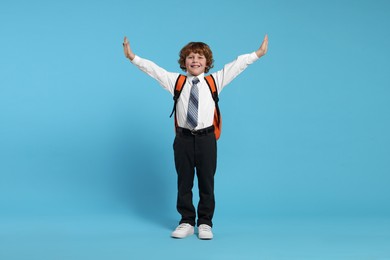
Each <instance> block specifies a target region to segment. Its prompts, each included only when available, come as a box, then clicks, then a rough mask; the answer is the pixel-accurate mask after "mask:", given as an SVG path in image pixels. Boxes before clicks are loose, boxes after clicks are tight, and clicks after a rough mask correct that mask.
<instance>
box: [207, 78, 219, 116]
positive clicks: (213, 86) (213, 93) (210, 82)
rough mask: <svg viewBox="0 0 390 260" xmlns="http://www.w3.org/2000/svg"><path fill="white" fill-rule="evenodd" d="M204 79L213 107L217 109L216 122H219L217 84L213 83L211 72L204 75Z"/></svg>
mask: <svg viewBox="0 0 390 260" xmlns="http://www.w3.org/2000/svg"><path fill="white" fill-rule="evenodd" d="M204 79H205V80H206V82H207V85H208V86H209V89H210V92H211V96H212V97H213V99H214V102H215V109H216V110H217V114H218V123H219V121H220V119H221V113H220V112H219V106H218V102H219V97H218V90H217V84H215V79H214V77H213V75H211V74H210V75H207V76H206V77H204Z"/></svg>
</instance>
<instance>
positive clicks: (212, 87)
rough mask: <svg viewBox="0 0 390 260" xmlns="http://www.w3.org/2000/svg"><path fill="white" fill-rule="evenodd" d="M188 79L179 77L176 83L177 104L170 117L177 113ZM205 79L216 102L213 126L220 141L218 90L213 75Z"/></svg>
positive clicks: (220, 121) (220, 120)
mask: <svg viewBox="0 0 390 260" xmlns="http://www.w3.org/2000/svg"><path fill="white" fill-rule="evenodd" d="M186 79H187V76H184V75H179V77H177V80H176V83H175V92H174V95H173V100H174V102H175V103H174V104H173V109H172V113H171V115H170V116H169V117H172V115H173V113H176V104H177V100H178V99H179V96H180V94H181V91H182V89H183V86H184V84H185V83H186ZM204 79H205V80H206V82H207V85H208V86H209V89H210V92H211V96H212V97H213V100H214V102H215V110H214V122H213V125H214V134H215V138H216V139H217V140H218V139H219V137H220V136H221V131H222V117H221V113H220V111H219V107H218V101H219V98H218V90H217V86H216V84H215V80H214V77H213V76H212V75H207V76H206V77H204ZM175 127H177V119H176V116H175Z"/></svg>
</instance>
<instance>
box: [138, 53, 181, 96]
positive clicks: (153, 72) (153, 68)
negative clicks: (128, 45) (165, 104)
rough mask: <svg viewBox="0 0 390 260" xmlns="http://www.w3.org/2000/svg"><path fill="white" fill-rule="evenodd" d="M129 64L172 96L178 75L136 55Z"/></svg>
mask: <svg viewBox="0 0 390 260" xmlns="http://www.w3.org/2000/svg"><path fill="white" fill-rule="evenodd" d="M131 63H133V64H134V65H135V66H137V67H138V68H139V69H140V70H141V71H143V72H145V73H146V74H148V75H149V76H151V77H152V78H154V79H155V80H157V82H158V83H159V84H160V85H161V86H162V87H163V88H164V89H166V90H168V91H169V92H170V93H171V94H172V95H173V93H174V88H175V83H176V79H177V77H178V76H179V73H173V72H168V71H166V70H165V69H163V68H161V67H160V66H158V65H157V64H156V63H154V62H152V61H150V60H147V59H143V58H141V57H139V56H137V55H136V56H135V57H134V59H133V60H132V61H131Z"/></svg>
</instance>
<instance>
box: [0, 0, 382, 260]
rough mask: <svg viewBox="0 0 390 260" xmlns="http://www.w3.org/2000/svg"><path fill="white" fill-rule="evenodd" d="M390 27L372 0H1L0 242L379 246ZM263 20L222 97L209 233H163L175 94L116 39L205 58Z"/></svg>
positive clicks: (106, 247) (96, 255)
mask: <svg viewBox="0 0 390 260" xmlns="http://www.w3.org/2000/svg"><path fill="white" fill-rule="evenodd" d="M389 27H390V2H389V1H379V0H376V1H369V0H366V1H353V2H351V1H347V0H342V1H339V0H337V1H336V0H330V1H249V0H248V1H247V0H245V1H239V2H237V1H203V0H201V1H196V2H185V1H43V0H41V1H18V0H12V1H11V0H3V1H1V3H0V35H1V42H0V242H1V243H0V258H1V259H157V258H160V257H171V259H175V257H179V253H185V254H186V255H189V256H188V257H189V259H192V258H191V257H194V259H195V258H198V257H199V255H197V254H198V253H201V252H203V253H204V254H207V256H206V258H205V259H217V258H218V257H220V258H221V259H237V257H244V258H246V259H260V258H261V259H390V250H389V249H388V248H387V247H386V245H388V244H390V235H389V233H390V221H389V217H390V207H389V200H390V189H389V184H390V176H389V173H390V160H389V159H390V135H389V133H390V102H389V101H390V99H389V98H390V90H389V87H390V84H389V83H390V81H389V71H390V70H389V68H390V66H389V60H390V51H389V46H390V31H389V29H388V28H389ZM265 34H268V35H269V40H270V42H269V52H268V53H267V55H266V56H265V57H263V58H261V59H260V60H259V61H258V62H256V63H255V64H253V65H251V66H250V67H249V68H248V69H247V70H246V71H245V72H243V74H241V75H240V76H239V77H238V78H237V79H236V80H235V81H233V82H232V83H231V84H230V85H229V86H228V87H227V88H226V89H225V90H224V91H223V92H222V93H221V96H220V99H221V101H220V107H221V110H222V113H223V119H224V125H223V133H222V137H221V139H220V141H219V146H218V149H219V151H218V152H219V154H218V171H217V175H216V197H217V210H216V215H215V236H216V239H215V240H213V241H209V243H208V244H206V243H201V242H199V241H197V239H196V238H195V237H193V238H189V239H187V240H183V241H178V240H172V239H170V238H169V234H170V231H171V229H172V228H174V226H175V225H176V223H177V221H178V218H179V216H178V214H177V213H176V210H175V200H176V173H175V169H174V165H173V151H172V143H173V138H174V132H173V122H172V120H171V119H169V117H168V116H169V113H170V111H171V108H172V102H173V101H172V98H171V96H170V95H169V93H168V92H166V91H164V90H163V89H162V88H161V87H160V86H159V85H158V83H157V82H155V81H154V80H153V79H151V78H149V77H148V76H146V75H145V74H144V73H142V72H140V71H139V70H138V69H137V68H136V67H135V66H133V65H132V64H130V62H129V61H128V60H126V59H125V58H124V55H123V50H122V41H123V37H124V36H125V35H127V36H128V38H129V40H130V43H131V45H132V48H133V50H134V52H135V53H136V54H139V55H140V56H142V57H145V58H148V59H151V60H153V61H155V62H156V63H158V64H159V65H161V66H162V67H164V68H166V69H167V70H169V71H179V67H178V64H177V59H178V52H179V50H180V49H181V47H182V46H183V45H185V44H186V43H187V42H189V41H204V42H207V43H208V44H209V45H210V46H211V48H212V50H213V53H214V58H215V68H214V70H213V71H215V70H218V69H220V68H222V66H223V65H224V64H225V63H227V62H230V61H231V60H233V59H234V58H235V57H236V56H238V55H240V54H243V53H248V52H252V51H254V50H256V49H257V48H258V47H259V45H260V44H261V41H262V39H263V37H264V35H265ZM188 251H190V252H191V253H189V252H188ZM208 256H212V257H210V258H207V257H208ZM132 257H133V258H132ZM364 257H365V258H364ZM244 258H243V259H244Z"/></svg>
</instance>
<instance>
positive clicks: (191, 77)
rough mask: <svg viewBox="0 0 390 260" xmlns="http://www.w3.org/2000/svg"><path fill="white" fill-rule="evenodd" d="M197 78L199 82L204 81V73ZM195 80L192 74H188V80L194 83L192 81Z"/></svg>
mask: <svg viewBox="0 0 390 260" xmlns="http://www.w3.org/2000/svg"><path fill="white" fill-rule="evenodd" d="M196 77H197V78H198V79H199V81H203V79H204V73H202V74H199V75H198V76H196ZM194 78H195V76H194V75H191V74H190V73H187V79H188V81H190V82H192V80H193V79H194Z"/></svg>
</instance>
